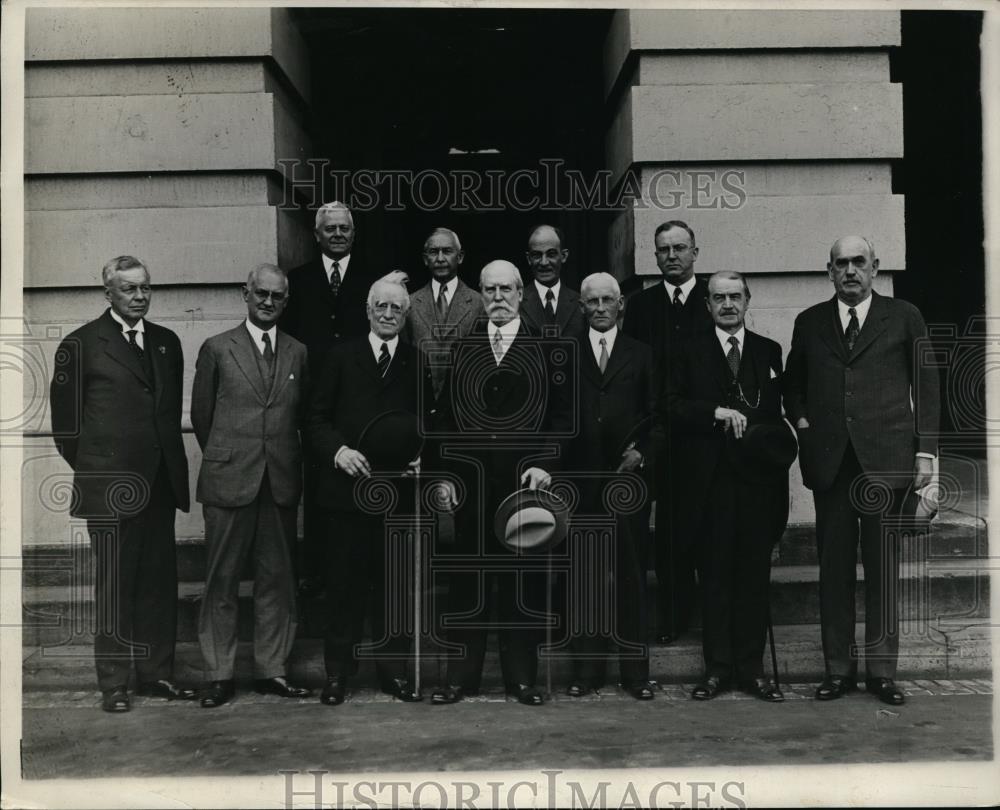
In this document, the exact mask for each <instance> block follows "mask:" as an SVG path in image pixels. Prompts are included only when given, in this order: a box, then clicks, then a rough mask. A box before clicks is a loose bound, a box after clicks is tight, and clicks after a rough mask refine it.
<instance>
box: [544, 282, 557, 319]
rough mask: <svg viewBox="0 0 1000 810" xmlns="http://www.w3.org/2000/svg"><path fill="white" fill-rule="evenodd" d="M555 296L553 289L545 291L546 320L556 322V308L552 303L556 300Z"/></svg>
mask: <svg viewBox="0 0 1000 810" xmlns="http://www.w3.org/2000/svg"><path fill="white" fill-rule="evenodd" d="M555 298H556V297H555V296H554V295H553V294H552V290H548V291H547V292H546V293H545V322H546V323H555V322H556V308H555V305H554V304H553V303H552V302H553V301H555Z"/></svg>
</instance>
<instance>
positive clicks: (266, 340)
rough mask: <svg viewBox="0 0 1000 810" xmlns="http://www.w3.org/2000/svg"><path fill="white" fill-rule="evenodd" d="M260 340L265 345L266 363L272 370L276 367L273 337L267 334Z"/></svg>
mask: <svg viewBox="0 0 1000 810" xmlns="http://www.w3.org/2000/svg"><path fill="white" fill-rule="evenodd" d="M260 340H261V342H262V343H263V344H264V362H265V363H267V367H268V368H271V367H272V366H274V348H273V347H272V346H271V336H270V335H269V334H268V333H267V332H265V333H264V334H263V335H262V336H261V339H260Z"/></svg>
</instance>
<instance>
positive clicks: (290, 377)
mask: <svg viewBox="0 0 1000 810" xmlns="http://www.w3.org/2000/svg"><path fill="white" fill-rule="evenodd" d="M771 374H774V372H773V371H772V372H771ZM288 379H290V380H294V379H295V375H294V374H289V375H288Z"/></svg>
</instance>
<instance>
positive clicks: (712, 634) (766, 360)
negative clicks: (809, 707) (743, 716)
mask: <svg viewBox="0 0 1000 810" xmlns="http://www.w3.org/2000/svg"><path fill="white" fill-rule="evenodd" d="M749 303H750V290H749V287H748V285H747V283H746V281H745V280H744V278H743V277H742V276H741V275H740V274H739V273H735V272H731V271H720V272H718V273H716V274H715V275H713V276H712V277H711V278H710V279H709V282H708V309H709V310H710V311H711V314H712V319H713V321H714V323H715V328H714V329H713V330H712V331H711V332H708V333H707V334H704V333H703V334H699V335H693V336H691V337H690V338H689V339H688V342H687V346H686V347H685V350H684V351H683V352H682V353H681V354H679V355H678V356H676V357H675V358H674V360H673V363H672V366H671V376H670V378H669V379H668V380H665V381H664V383H665V386H666V389H665V397H664V398H663V400H662V401H661V403H660V408H661V409H663V410H668V411H669V413H670V417H671V420H672V424H673V426H674V428H675V431H676V433H675V436H674V443H673V454H674V455H673V462H674V464H675V470H677V471H678V478H676V479H675V480H674V482H672V486H673V488H674V491H675V492H676V493H677V495H679V496H680V498H681V499H682V502H683V503H684V509H683V510H682V511H680V512H679V513H678V528H679V531H680V532H682V533H683V534H684V535H685V536H688V537H693V538H696V539H695V543H696V547H697V553H698V560H699V563H698V570H699V572H700V575H701V587H702V600H701V601H702V650H703V654H704V659H705V673H704V677H703V678H702V680H701V682H700V683H698V684H697V685H696V686H695V688H694V690H693V692H692V697H693V698H695V699H696V700H710V699H711V698H713V697H715V696H716V695H717V694H718V693H719V692H720V691H721V690H722V689H725V688H727V687H728V686H729V685H730V684H731V683H732V682H735V683H736V685H737V686H738V687H739V688H740V689H742V690H743V691H745V692H748V693H749V694H752V695H754V696H755V697H758V698H760V699H761V700H765V701H769V702H779V701H781V700H783V699H784V697H783V695H782V694H781V692H780V690H779V689H778V686H777V684H775V683H773V682H768V681H767V680H766V679H765V678H764V667H763V654H764V644H765V640H766V634H767V622H768V586H769V583H770V574H771V548H772V547H773V545H774V544H775V543H776V542H777V541H778V540H779V539H780V538H781V534H782V532H783V531H784V530H785V525H786V523H787V521H788V466H789V465H790V464H791V463H792V461H793V460H794V457H795V452H794V450H795V439H794V437H793V436H792V432H791V429H790V428H789V427H788V426H787V425H786V424H785V422H784V420H783V419H782V416H781V391H780V385H781V347H780V346H779V345H778V344H777V343H775V342H774V341H773V340H770V339H768V338H765V337H763V336H761V335H758V334H756V333H754V332H751V331H750V330H748V329H746V328H745V326H744V319H745V316H746V311H747V307H748V305H749ZM778 443H781V444H783V445H784V446H786V447H788V446H790V448H791V450H790V453H788V454H787V455H786V456H785V457H784V459H783V460H782V461H773V460H772V459H771V458H770V456H769V455H768V454H769V452H770V450H771V447H770V446H771V445H777V444H778Z"/></svg>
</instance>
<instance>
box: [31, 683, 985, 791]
mask: <svg viewBox="0 0 1000 810" xmlns="http://www.w3.org/2000/svg"><path fill="white" fill-rule="evenodd" d="M899 683H900V685H901V686H902V687H903V689H904V690H905V692H906V694H907V696H908V697H907V702H906V704H904V705H903V706H900V707H890V706H886V705H885V704H882V703H880V702H879V701H877V700H876V699H875V698H874V697H873V696H871V695H868V694H865V693H864V692H859V693H855V694H851V695H848V696H846V697H844V698H842V699H840V700H837V701H832V702H827V703H821V702H818V701H815V700H813V699H811V698H812V693H813V690H814V688H815V684H814V683H793V684H787V685H784V686H783V688H784V691H785V694H786V701H785V702H784V703H782V704H764V703H762V702H760V701H758V700H756V699H754V698H751V697H749V696H746V695H743V694H738V693H731V692H730V693H726V694H723V695H721V696H720V697H718V698H716V699H715V700H713V701H710V702H705V703H702V702H697V701H693V700H691V699H690V698H689V692H690V689H691V687H692V684H670V685H666V686H663V687H661V689H660V690H659V692H658V694H657V697H656V699H655V700H653V701H650V702H642V703H640V702H638V701H635V700H633V699H632V698H631V697H629V696H627V695H626V694H625V693H623V692H621V691H620V690H617V689H610V690H604V691H602V693H601V694H600V695H595V696H590V697H587V698H582V699H573V698H569V697H565V696H563V695H554V696H553V697H552V699H551V700H550V701H549V702H548V703H546V704H545V705H544V706H542V707H538V708H533V707H526V706H521V705H520V704H518V703H516V702H515V701H512V700H510V699H508V698H506V697H505V696H504V695H503V693H502V692H492V693H486V694H484V695H481V696H479V697H476V698H470V699H467V700H465V701H463V702H462V703H459V704H456V705H454V706H431V705H430V704H429V703H428V702H427V701H425V702H423V703H419V704H404V703H401V702H399V701H396V700H395V699H394V698H391V697H388V696H386V695H382V694H379V693H376V692H372V691H370V690H358V691H355V692H354V693H352V694H351V695H350V696H349V698H348V700H347V701H346V702H345V703H344V704H343V705H341V706H338V707H327V706H323V705H321V704H320V703H319V702H318V699H317V698H316V697H313V698H311V699H303V700H287V699H282V698H278V697H275V696H260V695H256V694H254V693H252V692H249V693H248V692H246V691H241V692H240V693H239V694H238V695H237V697H236V699H235V700H234V701H233V702H232V703H230V704H227V705H225V706H222V707H220V708H218V709H212V710H208V709H201V708H200V707H199V706H198V705H197V704H196V703H192V702H174V703H170V702H166V701H162V700H157V699H153V698H136V699H134V701H133V709H132V711H131V712H129V713H128V714H121V715H111V714H107V713H105V712H102V711H101V710H100V708H99V702H98V695H97V694H96V692H93V691H86V692H83V691H73V692H69V691H35V692H31V693H27V694H25V695H24V711H23V740H22V754H21V756H22V768H23V776H24V778H25V779H29V780H30V779H46V778H86V777H96V776H103V777H136V776H142V777H151V776H186V777H195V776H213V775H214V776H218V775H225V776H227V777H231V776H248V775H261V776H264V775H274V774H276V773H277V772H278V771H279V770H298V771H301V772H305V771H307V770H324V771H327V772H330V773H341V772H382V771H439V772H445V771H467V770H476V771H482V770H491V771H492V770H505V769H540V768H574V769H579V768H663V767H691V766H719V765H741V766H762V765H789V764H823V763H866V764H871V763H890V762H892V763H896V762H914V761H937V762H940V761H953V762H983V761H989V760H992V758H993V732H992V704H993V697H992V694H993V686H992V682H991V681H990V680H988V679H964V680H914V681H899Z"/></svg>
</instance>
